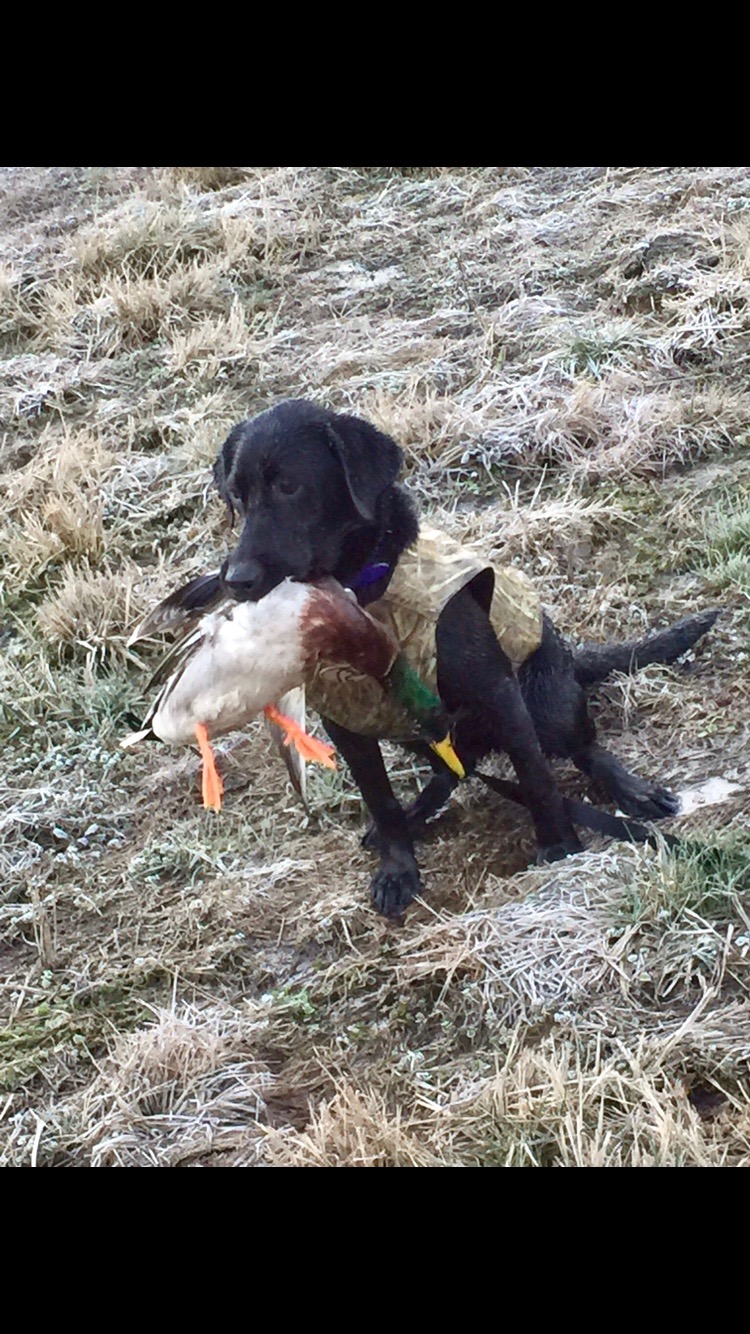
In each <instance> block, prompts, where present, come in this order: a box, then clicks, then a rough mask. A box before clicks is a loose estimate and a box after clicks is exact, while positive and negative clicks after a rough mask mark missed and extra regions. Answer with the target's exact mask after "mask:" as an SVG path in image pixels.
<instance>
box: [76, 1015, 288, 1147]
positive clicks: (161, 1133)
mask: <svg viewBox="0 0 750 1334" xmlns="http://www.w3.org/2000/svg"><path fill="white" fill-rule="evenodd" d="M251 1036H252V1025H250V1024H248V1023H247V1021H244V1020H243V1017H242V1016H240V1015H237V1014H235V1013H233V1012H230V1013H227V1012H226V1011H223V1010H221V1009H219V1008H218V1007H205V1008H198V1007H191V1006H184V1007H181V1008H180V1010H179V1011H174V1010H171V1011H161V1012H157V1015H156V1022H155V1023H154V1024H152V1025H151V1026H149V1027H147V1028H144V1029H141V1030H140V1031H138V1032H136V1033H132V1034H129V1035H127V1036H125V1037H120V1038H119V1039H118V1040H117V1041H116V1042H115V1046H114V1050H113V1052H112V1055H111V1057H109V1059H108V1060H107V1061H105V1062H104V1064H103V1066H102V1069H101V1074H100V1075H99V1077H98V1078H97V1079H96V1080H95V1081H94V1083H93V1084H92V1085H91V1087H90V1089H89V1090H88V1092H87V1093H86V1095H85V1097H84V1098H83V1099H81V1100H79V1101H78V1103H77V1105H76V1106H75V1113H76V1117H75V1119H76V1121H77V1122H78V1126H77V1127H76V1129H77V1134H76V1136H75V1138H76V1140H77V1141H78V1144H79V1146H80V1150H82V1151H83V1152H84V1153H85V1155H86V1158H87V1159H88V1160H89V1162H90V1163H91V1166H93V1167H126V1166H139V1167H148V1166H152V1167H175V1166H178V1165H181V1164H185V1163H188V1162H190V1161H191V1160H195V1159H196V1158H198V1157H200V1156H201V1155H202V1154H207V1153H217V1152H223V1151H226V1150H229V1149H233V1150H236V1149H237V1148H238V1146H242V1147H243V1149H244V1150H245V1151H246V1153H247V1158H248V1160H250V1159H251V1158H252V1156H253V1155H252V1148H253V1144H254V1143H258V1142H259V1141H260V1138H261V1134H262V1131H261V1126H260V1123H261V1122H262V1121H263V1119H264V1115H265V1104H264V1093H265V1091H266V1089H267V1088H268V1086H269V1083H270V1076H269V1075H268V1073H267V1071H265V1070H264V1069H263V1068H262V1067H260V1066H259V1065H258V1063H257V1061H255V1060H254V1059H253V1057H252V1055H251V1054H250V1048H251ZM73 1110H74V1109H73V1108H72V1107H71V1108H68V1116H67V1119H68V1123H69V1126H68V1136H69V1137H71V1138H72V1136H71V1129H72V1126H71V1124H70V1122H71V1119H72V1118H71V1112H72V1111H73Z"/></svg>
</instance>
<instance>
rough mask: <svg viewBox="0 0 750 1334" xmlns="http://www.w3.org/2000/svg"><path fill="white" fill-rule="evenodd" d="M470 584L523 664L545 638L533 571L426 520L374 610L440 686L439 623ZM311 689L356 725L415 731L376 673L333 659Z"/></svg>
mask: <svg viewBox="0 0 750 1334" xmlns="http://www.w3.org/2000/svg"><path fill="white" fill-rule="evenodd" d="M462 588H469V589H470V591H471V593H472V594H473V596H474V597H475V598H476V600H477V601H478V602H479V604H480V606H481V607H482V608H483V610H485V611H486V612H488V613H489V616H490V619H491V621H492V625H493V627H494V629H495V633H496V635H497V637H498V639H499V641H500V644H501V645H502V647H503V649H504V650H505V652H506V653H507V655H508V657H509V658H510V659H511V661H512V662H513V663H515V664H516V665H519V664H520V663H522V662H524V661H525V659H526V658H527V657H528V656H529V654H531V653H533V652H534V650H535V649H537V648H538V647H539V645H540V643H541V641H542V611H541V604H540V600H539V595H538V593H537V592H536V590H535V588H534V586H533V584H532V583H531V581H530V580H529V579H528V578H527V577H526V575H524V574H522V573H521V571H520V570H516V569H514V568H513V567H511V566H494V565H489V564H486V563H484V562H483V561H482V560H481V558H480V557H479V556H477V555H476V554H475V553H474V552H472V551H471V550H470V549H469V548H467V547H462V546H461V545H460V544H459V543H458V542H455V541H453V539H452V538H450V537H448V536H447V534H446V533H443V532H441V531H440V530H439V529H437V528H430V527H422V528H421V529H420V534H419V538H418V540H417V542H416V543H415V544H414V546H413V547H411V548H409V550H408V551H405V552H404V554H403V555H402V557H401V559H400V560H399V563H398V565H397V566H396V569H395V570H394V573H393V576H392V578H391V581H390V584H389V585H388V588H387V590H386V593H385V596H384V597H382V598H381V599H380V600H379V601H378V602H374V603H371V604H370V606H369V607H368V608H367V610H368V611H369V612H370V615H372V616H375V617H377V619H378V620H380V621H382V622H384V624H386V625H387V626H388V627H389V629H391V630H392V631H393V634H394V635H395V637H396V640H397V642H398V643H399V645H400V646H401V651H402V653H404V654H405V656H406V658H407V660H408V662H409V664H410V665H411V667H413V669H414V671H415V672H417V674H418V675H419V676H420V677H421V678H422V680H423V681H424V682H425V683H426V684H427V685H429V686H430V687H431V688H432V689H433V690H436V689H437V649H436V643H435V627H436V625H437V621H438V617H439V615H440V613H441V611H442V610H443V608H444V607H445V606H446V604H447V603H448V602H449V601H450V599H451V598H452V597H454V596H455V594H456V593H458V592H460V590H461V589H462ZM306 691H307V704H308V706H309V707H310V708H312V709H314V710H316V712H318V713H320V714H322V715H323V717H326V718H330V719H331V720H332V721H333V722H335V723H338V724H339V726H340V727H347V728H348V729H349V730H350V731H352V732H357V733H359V734H360V735H362V736H374V737H378V738H380V739H381V740H384V739H386V738H388V739H390V740H393V741H404V740H409V739H410V738H413V737H414V735H415V733H414V722H413V720H412V719H411V718H410V716H409V715H408V714H407V713H406V712H405V711H404V710H403V709H402V708H401V706H400V705H399V704H397V703H396V702H395V701H394V700H392V699H391V698H390V697H389V696H387V695H386V694H385V692H384V691H383V690H382V688H381V687H380V686H379V685H378V683H377V681H374V680H373V679H372V678H371V677H366V676H356V675H354V674H352V672H351V670H350V669H347V668H345V667H340V666H336V665H330V664H329V665H326V666H320V667H318V669H317V670H316V672H315V675H314V677H313V680H312V681H309V682H308V683H307V687H306Z"/></svg>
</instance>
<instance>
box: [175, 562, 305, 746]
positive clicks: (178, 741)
mask: <svg viewBox="0 0 750 1334" xmlns="http://www.w3.org/2000/svg"><path fill="white" fill-rule="evenodd" d="M309 596H310V589H309V587H306V586H305V585H304V584H298V583H293V582H292V581H291V580H290V579H287V580H285V581H284V582H283V583H282V584H279V585H278V587H277V588H274V589H273V590H272V591H271V592H270V593H267V594H266V596H265V597H264V598H262V599H261V601H260V602H239V603H237V604H236V605H234V606H232V607H231V608H230V609H229V610H228V611H227V610H223V611H221V612H214V613H213V614H211V615H209V616H206V617H204V619H203V621H202V622H201V632H202V637H201V641H200V643H199V644H198V645H197V646H196V647H195V648H194V649H193V651H192V652H191V653H190V655H189V656H188V657H187V660H186V661H185V662H184V664H182V665H181V667H180V668H179V669H178V671H177V673H175V676H174V677H173V678H172V679H171V681H170V682H169V683H168V685H167V687H166V688H165V690H164V695H163V698H162V700H161V702H160V704H159V707H158V708H157V710H156V713H155V715H154V717H153V719H152V723H151V725H152V727H153V730H154V732H155V733H156V735H157V736H158V737H159V738H160V739H161V740H162V741H166V742H169V743H170V744H172V745H184V744H186V743H188V742H190V741H191V740H192V739H193V736H194V731H195V727H196V724H197V723H203V724H204V726H205V727H206V728H207V730H208V734H209V736H218V735H219V734H220V733H222V732H229V731H231V730H232V729H233V728H235V727H243V726H244V725H245V724H246V723H248V722H249V721H250V719H251V718H253V717H254V716H255V715H256V714H257V713H259V712H260V710H261V709H263V708H265V707H266V705H268V704H273V703H275V701H276V700H277V699H278V698H279V696H281V695H283V694H285V693H286V691H287V690H292V689H293V688H294V687H295V686H299V685H301V684H302V679H303V653H302V641H301V634H300V618H301V615H302V611H303V608H304V606H305V603H306V602H307V600H308V598H309Z"/></svg>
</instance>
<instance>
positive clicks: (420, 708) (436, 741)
mask: <svg viewBox="0 0 750 1334" xmlns="http://www.w3.org/2000/svg"><path fill="white" fill-rule="evenodd" d="M385 684H386V686H387V688H388V689H389V690H390V692H391V694H392V695H393V696H394V698H395V699H397V700H398V702H399V704H400V705H401V706H402V708H404V709H406V712H407V713H410V714H411V716H412V717H413V718H415V719H416V721H417V722H418V723H419V725H420V727H421V728H422V729H423V731H425V732H426V733H427V736H428V737H429V738H430V746H431V747H432V749H433V750H434V751H435V754H436V755H439V756H440V758H441V760H442V761H443V763H444V764H446V765H447V766H448V768H449V769H452V770H453V773H454V774H458V777H459V778H465V777H466V770H465V769H464V767H463V765H462V763H461V761H460V759H459V758H458V755H457V754H456V752H455V750H454V749H453V743H452V741H451V736H450V728H449V725H448V715H447V714H446V711H445V709H444V707H443V704H442V703H441V701H440V699H439V698H438V696H437V695H436V694H435V692H434V691H433V690H430V688H429V686H426V685H425V683H424V681H423V680H422V679H421V677H419V676H417V673H416V672H415V671H414V670H413V668H412V667H410V666H409V663H408V662H407V661H406V658H405V657H404V656H403V654H399V655H398V657H397V658H396V660H395V662H394V664H393V666H392V667H391V670H390V671H389V673H388V675H387V677H386V678H385Z"/></svg>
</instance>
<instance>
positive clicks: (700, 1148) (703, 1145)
mask: <svg viewBox="0 0 750 1334" xmlns="http://www.w3.org/2000/svg"><path fill="white" fill-rule="evenodd" d="M521 1043H522V1033H521V1030H518V1032H517V1036H516V1041H515V1042H514V1043H513V1044H512V1045H511V1048H510V1052H509V1054H508V1056H507V1057H506V1059H505V1060H504V1061H503V1063H502V1065H501V1066H500V1068H499V1069H498V1071H497V1073H496V1074H495V1075H493V1076H491V1077H489V1078H486V1079H482V1080H480V1081H478V1085H479V1086H478V1087H477V1081H476V1079H475V1080H473V1081H472V1080H471V1078H470V1077H469V1078H468V1079H466V1078H464V1080H462V1081H460V1082H459V1084H458V1087H457V1088H456V1089H455V1090H454V1091H453V1092H452V1095H451V1098H450V1101H449V1102H448V1103H447V1107H446V1108H445V1111H444V1112H443V1114H442V1116H441V1117H440V1119H439V1123H438V1127H436V1129H437V1131H438V1135H439V1140H438V1142H439V1143H440V1146H441V1149H442V1152H443V1155H444V1157H445V1158H446V1159H447V1160H448V1161H449V1162H458V1163H460V1164H462V1165H464V1166H483V1167H488V1166H503V1167H623V1166H626V1165H628V1166H633V1167H635V1166H638V1167H657V1166H678V1165H680V1166H682V1165H684V1166H687V1165H691V1166H695V1167H699V1166H709V1165H718V1164H719V1163H720V1162H721V1161H722V1160H723V1157H724V1152H723V1150H722V1148H721V1146H717V1145H713V1144H711V1143H710V1142H708V1141H707V1138H706V1136H705V1134H704V1133H703V1128H702V1126H701V1123H700V1120H699V1117H698V1115H697V1114H696V1112H695V1111H694V1110H693V1108H692V1107H691V1106H690V1104H689V1102H688V1099H687V1096H686V1090H685V1087H684V1085H683V1084H682V1082H681V1081H680V1080H679V1079H675V1078H673V1077H669V1076H667V1075H666V1074H665V1073H664V1071H663V1070H662V1069H661V1066H660V1062H659V1056H658V1051H655V1050H653V1049H652V1048H650V1047H649V1046H648V1045H647V1044H645V1043H643V1042H641V1043H638V1042H637V1041H636V1042H635V1043H634V1044H633V1045H632V1046H626V1045H625V1044H623V1043H621V1042H620V1043H618V1044H617V1050H616V1051H615V1052H614V1053H612V1054H610V1053H608V1052H607V1049H606V1046H605V1044H604V1043H603V1042H602V1041H601V1040H599V1041H598V1042H595V1043H594V1045H593V1047H592V1048H590V1049H586V1048H585V1047H583V1046H582V1044H581V1043H580V1042H579V1041H577V1040H576V1039H575V1038H560V1037H552V1038H549V1037H548V1038H544V1039H542V1041H541V1042H540V1043H539V1044H538V1046H536V1047H531V1046H529V1047H526V1048H523V1047H522V1046H521ZM519 1048H520V1049H519ZM472 1083H473V1088H472Z"/></svg>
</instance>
